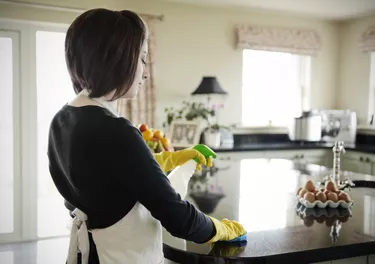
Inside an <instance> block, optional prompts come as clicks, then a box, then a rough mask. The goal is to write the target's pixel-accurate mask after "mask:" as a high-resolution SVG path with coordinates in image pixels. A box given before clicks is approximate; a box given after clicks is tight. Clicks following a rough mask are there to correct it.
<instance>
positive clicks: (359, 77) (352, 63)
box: [337, 15, 375, 124]
mask: <svg viewBox="0 0 375 264" xmlns="http://www.w3.org/2000/svg"><path fill="white" fill-rule="evenodd" d="M374 24H375V16H374V15H372V16H368V17H365V18H362V19H356V20H351V21H347V22H346V23H343V24H342V25H340V29H339V30H340V36H339V38H340V41H339V43H340V45H341V47H340V63H339V80H338V87H339V89H338V96H337V106H338V107H339V108H350V109H352V110H354V111H356V112H357V115H358V118H359V122H361V123H362V124H363V123H366V122H368V121H369V120H368V116H367V114H368V113H367V111H368V96H369V88H370V84H369V81H370V59H371V57H370V54H369V53H363V52H361V51H360V50H359V48H358V39H359V37H360V35H361V34H362V33H363V32H364V31H365V30H366V29H367V28H368V27H369V26H370V25H374Z"/></svg>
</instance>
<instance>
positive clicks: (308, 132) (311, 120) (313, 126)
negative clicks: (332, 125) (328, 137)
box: [289, 110, 322, 142]
mask: <svg viewBox="0 0 375 264" xmlns="http://www.w3.org/2000/svg"><path fill="white" fill-rule="evenodd" d="M289 138H290V139H291V140H293V141H303V142H305V141H306V142H319V141H321V139H322V116H321V114H320V112H319V111H316V110H314V111H305V112H303V113H302V115H301V116H300V117H296V118H294V121H293V122H292V124H291V126H290V128H289Z"/></svg>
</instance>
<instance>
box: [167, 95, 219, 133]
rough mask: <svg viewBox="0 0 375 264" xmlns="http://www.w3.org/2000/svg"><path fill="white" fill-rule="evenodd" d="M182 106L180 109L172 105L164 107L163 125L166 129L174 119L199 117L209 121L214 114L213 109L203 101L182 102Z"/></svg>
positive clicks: (189, 119)
mask: <svg viewBox="0 0 375 264" xmlns="http://www.w3.org/2000/svg"><path fill="white" fill-rule="evenodd" d="M182 104H183V106H182V107H181V108H180V109H175V108H173V107H166V108H165V109H164V112H165V113H166V115H167V118H166V121H165V122H164V123H163V127H164V128H165V129H167V128H168V127H169V126H170V125H171V123H172V122H173V121H174V120H179V119H185V120H188V121H192V120H196V119H201V120H204V121H206V122H207V123H208V124H209V123H210V118H211V117H212V116H214V115H215V112H214V110H212V109H210V108H208V107H206V106H205V104H203V103H197V102H192V103H191V102H187V101H183V102H182Z"/></svg>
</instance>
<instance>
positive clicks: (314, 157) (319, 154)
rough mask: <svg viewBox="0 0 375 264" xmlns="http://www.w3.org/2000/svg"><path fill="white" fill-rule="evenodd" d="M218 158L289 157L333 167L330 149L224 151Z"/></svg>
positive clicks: (294, 159)
mask: <svg viewBox="0 0 375 264" xmlns="http://www.w3.org/2000/svg"><path fill="white" fill-rule="evenodd" d="M218 158H219V159H221V160H240V159H288V160H293V161H295V162H304V163H308V164H317V165H322V166H326V167H332V161H333V156H332V151H331V150H328V149H313V150H306V149H304V150H303V149H297V150H258V151H239V152H222V153H219V155H218Z"/></svg>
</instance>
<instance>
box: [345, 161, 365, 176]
mask: <svg viewBox="0 0 375 264" xmlns="http://www.w3.org/2000/svg"><path fill="white" fill-rule="evenodd" d="M340 166H341V170H344V171H352V172H358V173H360V171H361V170H362V167H363V163H362V162H361V161H359V160H355V159H350V158H342V159H341V164H340Z"/></svg>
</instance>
